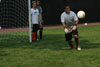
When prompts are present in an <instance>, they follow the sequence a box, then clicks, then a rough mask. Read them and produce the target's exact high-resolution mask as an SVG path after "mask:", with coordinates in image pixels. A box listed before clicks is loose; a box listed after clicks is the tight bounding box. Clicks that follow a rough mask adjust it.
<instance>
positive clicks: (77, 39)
mask: <svg viewBox="0 0 100 67" xmlns="http://www.w3.org/2000/svg"><path fill="white" fill-rule="evenodd" d="M72 34H73V36H74V39H75V43H76V48H77V49H78V50H81V48H80V45H79V35H78V30H77V29H76V30H73V31H72Z"/></svg>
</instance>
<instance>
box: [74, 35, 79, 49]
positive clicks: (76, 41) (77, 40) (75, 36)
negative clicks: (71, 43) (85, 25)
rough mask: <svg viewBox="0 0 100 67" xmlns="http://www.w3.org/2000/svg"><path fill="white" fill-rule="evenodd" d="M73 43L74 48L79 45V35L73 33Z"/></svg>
mask: <svg viewBox="0 0 100 67" xmlns="http://www.w3.org/2000/svg"><path fill="white" fill-rule="evenodd" d="M74 39H75V43H76V48H78V47H79V37H78V35H74Z"/></svg>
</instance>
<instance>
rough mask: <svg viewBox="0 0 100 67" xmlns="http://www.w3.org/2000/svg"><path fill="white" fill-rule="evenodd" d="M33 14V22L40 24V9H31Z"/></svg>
mask: <svg viewBox="0 0 100 67" xmlns="http://www.w3.org/2000/svg"><path fill="white" fill-rule="evenodd" d="M31 15H32V24H38V23H39V22H38V19H39V11H38V9H33V8H32V9H31Z"/></svg>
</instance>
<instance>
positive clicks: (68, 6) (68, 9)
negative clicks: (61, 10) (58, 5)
mask: <svg viewBox="0 0 100 67" xmlns="http://www.w3.org/2000/svg"><path fill="white" fill-rule="evenodd" d="M65 12H66V13H70V5H66V6H65Z"/></svg>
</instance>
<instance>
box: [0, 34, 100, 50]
mask: <svg viewBox="0 0 100 67" xmlns="http://www.w3.org/2000/svg"><path fill="white" fill-rule="evenodd" d="M11 36H12V37H9V36H8V37H6V38H8V40H7V39H6V38H4V39H3V41H5V40H6V41H7V42H0V48H24V49H40V50H41V49H50V50H65V49H67V47H69V46H68V44H67V42H66V41H65V39H64V35H62V34H48V35H44V40H43V41H38V42H33V43H28V40H27V38H28V36H23V37H25V39H24V38H23V37H21V36H16V38H13V37H15V35H14V36H13V35H11ZM21 38H23V39H21ZM19 39H21V40H19ZM80 39H82V37H80ZM16 40H18V41H16ZM80 45H81V46H82V48H83V49H92V48H100V43H92V42H90V41H89V40H80Z"/></svg>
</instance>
